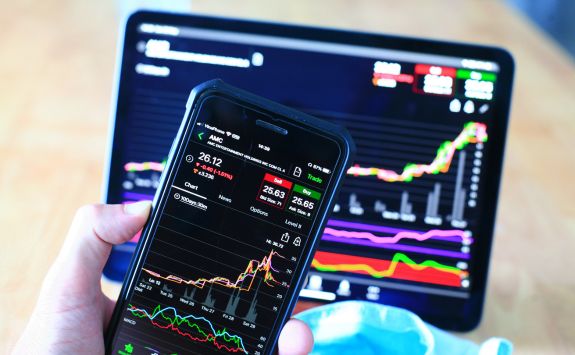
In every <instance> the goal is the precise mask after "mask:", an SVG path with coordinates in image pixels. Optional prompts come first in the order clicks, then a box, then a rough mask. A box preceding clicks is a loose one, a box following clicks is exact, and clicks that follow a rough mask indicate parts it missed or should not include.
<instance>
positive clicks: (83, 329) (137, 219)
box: [14, 202, 313, 355]
mask: <svg viewBox="0 0 575 355" xmlns="http://www.w3.org/2000/svg"><path fill="white" fill-rule="evenodd" d="M149 213H150V203H149V202H138V203H134V204H127V205H123V206H122V205H89V206H85V207H82V208H80V209H79V210H78V212H77V213H76V216H75V217H74V220H73V222H72V225H71V227H70V230H69V231H68V235H67V237H66V240H65V242H64V245H63V247H62V249H61V250H60V253H59V255H58V257H57V258H56V261H55V262H54V264H53V265H52V267H51V268H50V270H49V271H48V274H47V275H46V278H45V279H44V282H43V284H42V289H41V291H40V296H39V298H38V302H37V304H36V308H35V309H34V312H33V313H32V316H31V318H30V321H29V323H28V325H27V326H26V329H25V330H24V333H23V334H22V336H21V338H20V340H19V341H18V343H17V344H16V347H15V349H14V354H52V353H54V354H103V353H104V330H105V329H106V328H107V326H108V323H109V322H110V317H111V315H112V311H113V309H114V305H115V302H114V301H113V300H111V299H109V298H108V297H107V296H105V295H104V294H103V293H102V288H101V285H100V279H101V277H102V270H103V269H104V265H105V264H106V260H107V259H108V256H109V255H110V252H111V250H112V246H113V245H116V244H122V243H124V242H126V241H128V240H129V239H130V238H132V237H133V236H134V235H135V234H136V233H137V232H138V231H139V230H141V229H142V227H143V226H144V223H145V222H146V219H147V218H148V215H149ZM312 346H313V337H312V334H311V331H310V329H309V328H308V327H307V325H305V323H303V322H301V321H299V320H295V319H292V320H290V321H288V322H287V323H286V325H285V326H284V328H283V330H282V333H281V335H280V339H279V342H278V348H279V354H280V355H287V354H307V353H309V352H310V351H311V348H312Z"/></svg>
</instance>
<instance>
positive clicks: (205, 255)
mask: <svg viewBox="0 0 575 355" xmlns="http://www.w3.org/2000/svg"><path fill="white" fill-rule="evenodd" d="M259 118H262V119H269V117H267V116H264V115H262V114H260V113H258V112H255V111H253V110H250V109H243V108H242V107H240V106H236V105H234V104H231V103H230V101H228V100H227V99H223V98H220V97H212V98H208V99H207V100H206V101H205V102H204V103H203V105H202V109H201V111H200V114H199V116H198V121H197V123H196V125H195V126H194V130H193V132H192V134H191V139H190V141H189V143H188V144H187V147H186V148H185V150H184V152H183V153H182V154H181V159H180V162H179V163H178V164H177V165H178V168H177V172H176V174H175V176H174V178H173V179H171V180H168V181H169V182H168V184H169V188H168V189H167V190H166V197H165V203H163V204H160V205H159V206H160V207H159V208H160V216H159V217H158V226H157V227H156V228H155V230H153V231H151V236H152V237H153V240H152V242H151V245H150V247H149V249H148V250H147V252H146V255H145V257H144V261H143V263H142V268H141V270H140V271H139V274H138V275H137V276H136V277H135V279H134V281H133V283H132V285H133V286H132V290H131V291H130V293H129V295H128V298H127V300H126V302H125V306H126V307H125V309H124V310H123V311H122V315H121V317H120V320H119V326H118V329H117V332H116V338H115V341H114V345H113V352H112V353H113V354H121V353H134V354H145V353H149V354H190V353H200V354H209V353H244V354H262V353H264V352H265V351H266V348H267V346H268V344H269V339H270V335H271V334H270V332H271V331H272V328H273V327H274V325H275V322H276V321H277V316H278V313H279V312H281V311H282V306H283V305H284V302H285V300H286V298H287V297H286V295H287V291H288V290H289V288H290V286H291V284H292V282H293V281H294V275H295V273H296V269H297V265H298V261H299V258H300V256H301V255H302V253H303V251H304V250H305V249H306V248H307V247H309V245H308V244H307V243H308V236H309V233H310V231H311V228H312V226H313V224H314V221H315V219H316V217H317V211H318V209H319V208H320V205H321V203H322V200H323V198H324V191H325V188H326V187H327V185H328V184H329V182H330V177H331V175H332V169H333V167H334V166H335V164H336V162H337V159H338V157H339V148H338V145H337V144H336V143H335V142H334V141H332V140H329V139H328V138H325V137H322V136H317V135H313V134H311V133H309V132H305V131H304V130H303V129H298V128H296V127H291V128H288V129H289V133H288V134H287V135H282V134H279V133H275V132H273V131H270V130H269V129H267V128H262V127H260V126H257V125H256V124H255V122H256V120H257V119H259ZM296 172H297V173H296Z"/></svg>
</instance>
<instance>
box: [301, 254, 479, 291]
mask: <svg viewBox="0 0 575 355" xmlns="http://www.w3.org/2000/svg"><path fill="white" fill-rule="evenodd" d="M311 265H312V267H313V268H314V269H316V270H318V271H322V272H350V273H355V274H364V275H369V276H371V277H374V278H378V279H380V278H391V279H400V280H408V281H415V282H423V283H429V284H437V285H442V286H452V287H461V280H463V279H465V278H467V276H468V273H467V271H464V270H461V269H458V268H456V267H453V266H448V265H443V264H440V263H438V262H436V261H433V260H426V261H424V262H422V263H416V262H415V261H413V260H411V259H410V258H409V257H408V256H407V255H405V254H402V253H396V254H395V255H394V256H393V258H392V260H380V259H372V258H365V257H360V256H350V255H344V254H337V253H328V252H322V251H320V252H317V253H316V254H315V256H314V258H313V261H312V263H311Z"/></svg>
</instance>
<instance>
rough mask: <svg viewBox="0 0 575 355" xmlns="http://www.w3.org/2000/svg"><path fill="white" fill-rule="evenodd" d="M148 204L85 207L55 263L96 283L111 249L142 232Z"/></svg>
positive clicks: (79, 213) (148, 208)
mask: <svg viewBox="0 0 575 355" xmlns="http://www.w3.org/2000/svg"><path fill="white" fill-rule="evenodd" d="M150 206H151V204H150V202H149V201H142V202H137V203H132V204H126V205H87V206H84V207H81V208H80V209H79V210H78V212H76V215H75V217H74V220H73V222H72V225H71V226H70V230H69V231H68V235H67V237H66V241H65V242H64V246H63V247H62V250H61V251H60V254H59V255H58V257H57V259H56V263H57V264H60V265H61V266H64V269H68V271H71V272H80V273H81V276H83V277H87V278H89V279H90V280H86V281H94V279H95V280H96V281H98V280H99V279H100V277H101V275H102V270H103V269H104V265H105V264H106V260H107V259H108V256H109V255H110V252H111V250H112V245H116V244H121V243H124V242H127V241H128V240H130V239H131V238H132V237H133V236H134V235H135V234H136V233H137V232H138V231H140V230H141V229H142V227H143V226H144V224H145V223H146V220H147V218H148V215H149V213H150Z"/></svg>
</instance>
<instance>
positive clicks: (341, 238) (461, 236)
mask: <svg viewBox="0 0 575 355" xmlns="http://www.w3.org/2000/svg"><path fill="white" fill-rule="evenodd" d="M335 227H339V228H342V229H339V228H335ZM357 230H359V231H357ZM374 233H378V234H380V233H381V234H389V235H390V236H381V235H378V234H374ZM322 240H325V241H328V242H336V243H342V244H350V245H360V246H367V247H370V248H380V249H387V250H394V251H400V252H409V253H419V254H426V255H434V256H442V257H447V258H456V259H469V258H470V255H469V253H468V252H463V251H457V250H446V249H445V248H429V247H427V246H426V245H425V244H424V243H421V245H417V243H411V244H402V243H401V242H402V241H403V240H415V241H418V242H424V241H426V240H437V241H441V242H447V243H457V244H460V245H470V244H472V243H473V238H472V237H471V236H470V235H469V234H468V233H467V232H465V231H463V230H459V229H452V230H440V229H432V230H429V231H426V232H422V231H414V230H408V229H400V228H392V227H387V226H381V225H373V224H366V223H359V222H351V221H342V220H337V219H330V220H329V221H328V222H327V227H326V228H325V230H324V233H323V236H322ZM447 249H449V248H447Z"/></svg>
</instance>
